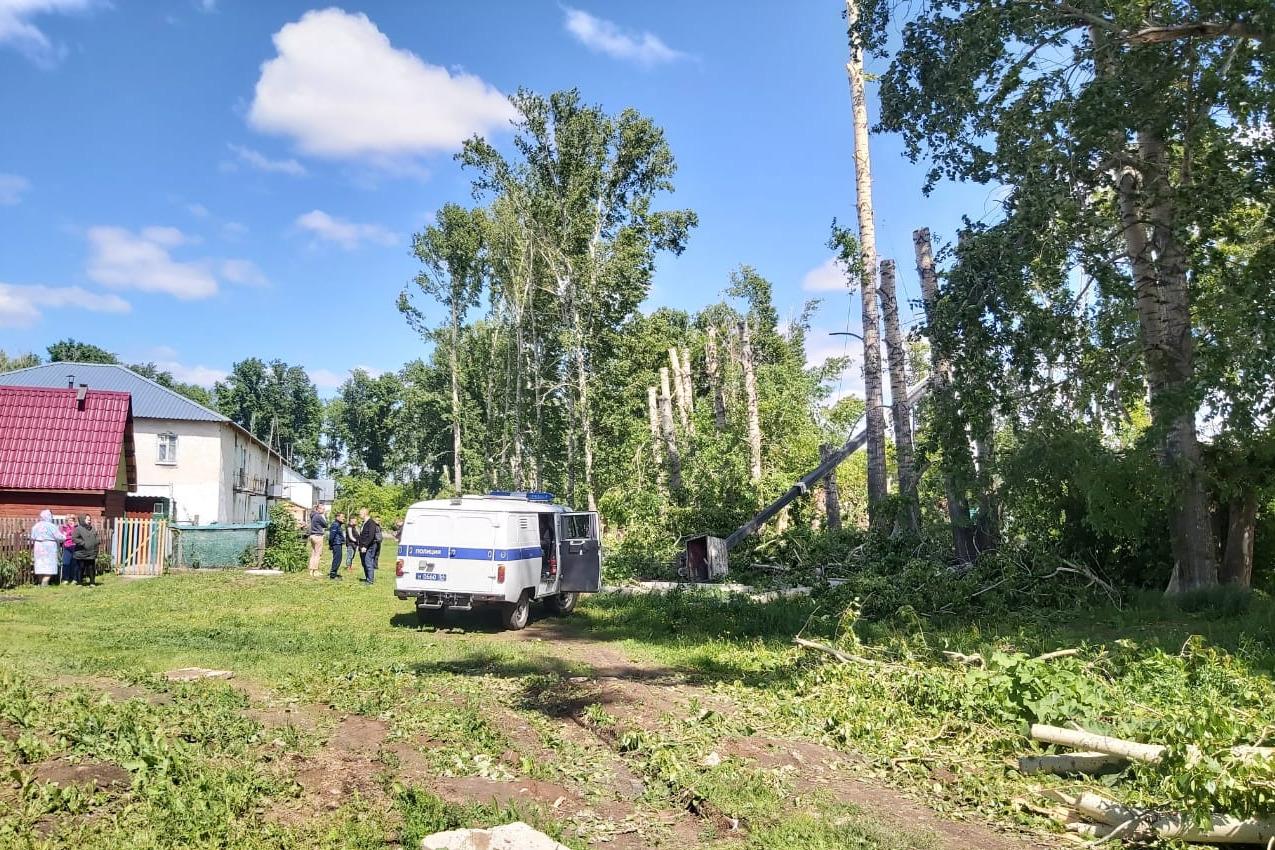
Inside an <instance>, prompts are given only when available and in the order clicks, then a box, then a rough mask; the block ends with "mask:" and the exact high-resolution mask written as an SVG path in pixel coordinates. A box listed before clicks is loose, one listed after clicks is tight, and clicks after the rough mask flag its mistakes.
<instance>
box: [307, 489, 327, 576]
mask: <svg viewBox="0 0 1275 850" xmlns="http://www.w3.org/2000/svg"><path fill="white" fill-rule="evenodd" d="M323 510H324V509H323V505H315V506H314V510H312V511H310V575H311V576H314V577H316V578H317V577H318V575H319V559H320V558H322V557H323V540H324V538H325V537H327V536H328V534H327V532H328V518H327V517H325V516H324V515H323Z"/></svg>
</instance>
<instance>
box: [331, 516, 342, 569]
mask: <svg viewBox="0 0 1275 850" xmlns="http://www.w3.org/2000/svg"><path fill="white" fill-rule="evenodd" d="M328 546H329V548H331V549H332V569H330V570H328V578H340V577H341V573H340V572H339V570H340V569H341V550H342V549H343V548H344V547H345V514H337V515H336V516H335V517H334V518H333V519H332V524H331V525H330V526H328Z"/></svg>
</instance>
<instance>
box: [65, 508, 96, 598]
mask: <svg viewBox="0 0 1275 850" xmlns="http://www.w3.org/2000/svg"><path fill="white" fill-rule="evenodd" d="M71 539H72V541H74V543H75V567H76V571H77V572H78V573H79V583H80V584H84V583H85V579H87V580H88V585H89V587H96V586H97V550H98V546H99V545H100V540H99V538H98V536H97V529H96V528H94V527H93V520H92V519H90V518H89V515H88V514H80V523H79V525H77V526H76V527H75V531H74V532H72V533H71Z"/></svg>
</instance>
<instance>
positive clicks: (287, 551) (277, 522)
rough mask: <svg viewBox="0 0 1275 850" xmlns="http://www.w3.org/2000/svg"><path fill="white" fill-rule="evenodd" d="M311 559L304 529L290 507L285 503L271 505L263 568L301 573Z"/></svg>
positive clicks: (262, 559) (263, 554) (262, 562)
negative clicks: (303, 532)
mask: <svg viewBox="0 0 1275 850" xmlns="http://www.w3.org/2000/svg"><path fill="white" fill-rule="evenodd" d="M309 557H310V553H309V550H308V549H307V548H306V541H305V537H304V536H303V535H302V528H301V526H300V525H298V524H297V521H296V519H295V518H294V517H293V516H292V513H291V512H290V511H289V510H288V506H287V505H286V504H284V503H283V502H276V503H274V504H273V505H271V506H270V518H269V523H268V524H267V525H266V549H265V552H263V553H262V557H261V566H262V568H264V569H267V570H283V571H284V572H285V573H293V572H300V571H301V570H304V569H305V568H306V564H307V563H308V561H309Z"/></svg>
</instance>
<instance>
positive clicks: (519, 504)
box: [394, 490, 602, 629]
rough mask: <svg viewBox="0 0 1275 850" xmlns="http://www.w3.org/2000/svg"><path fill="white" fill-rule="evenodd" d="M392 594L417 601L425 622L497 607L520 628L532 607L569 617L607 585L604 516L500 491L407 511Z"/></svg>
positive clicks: (541, 496)
mask: <svg viewBox="0 0 1275 850" xmlns="http://www.w3.org/2000/svg"><path fill="white" fill-rule="evenodd" d="M394 577H395V580H394V595H395V596H397V597H398V598H399V599H413V600H415V602H416V615H417V617H418V618H419V619H420V621H421V623H422V624H424V623H427V622H429V620H430V618H431V616H432V615H433V614H434V613H436V612H440V611H442V610H444V609H451V610H454V611H470V610H473V608H474V607H475V606H477V605H498V606H500V609H501V615H502V619H503V621H504V624H505V628H508V629H521V628H523V627H524V626H526V625H527V622H528V620H529V619H530V616H531V603H532V602H533V601H536V600H540V601H543V602H544V603H545V604H547V605H548V606H549V608H550V609H552V610H553V611H554V612H555V613H558V614H569V613H571V611H572V610H573V609H574V608H575V607H576V603H577V601H579V598H580V594H581V593H595V592H596V591H597V590H598V588H599V587H600V586H601V583H602V546H601V542H600V540H599V538H598V515H597V513H595V512H592V511H571V510H568V509H567V508H566V507H564V506H562V505H557V504H554V502H553V495H552V494H550V493H538V492H531V493H524V492H509V491H502V490H497V491H493V492H491V493H488V494H487V495H486V496H461V497H458V498H452V499H433V500H430V501H425V502H417V503H416V504H414V505H412V506H411V507H410V508H408V509H407V517H406V519H405V521H404V523H403V530H402V532H401V533H400V535H399V546H398V560H397V561H396V562H395V565H394Z"/></svg>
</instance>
